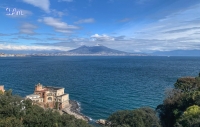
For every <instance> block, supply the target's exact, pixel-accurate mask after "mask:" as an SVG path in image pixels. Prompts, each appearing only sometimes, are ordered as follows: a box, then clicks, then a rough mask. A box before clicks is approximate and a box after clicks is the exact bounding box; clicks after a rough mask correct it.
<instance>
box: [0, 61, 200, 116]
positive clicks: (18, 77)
mask: <svg viewBox="0 0 200 127" xmlns="http://www.w3.org/2000/svg"><path fill="white" fill-rule="evenodd" d="M199 71H200V57H25V58H0V84H3V85H5V88H6V89H13V92H14V93H15V94H19V95H21V96H25V95H27V94H31V93H33V90H34V86H35V84H37V83H39V82H40V83H41V84H43V85H50V86H60V87H65V92H66V93H69V94H70V98H71V99H73V100H77V101H78V102H80V104H81V108H82V110H81V111H82V113H84V114H85V115H87V116H89V117H91V118H92V119H95V120H96V119H99V118H106V117H108V116H109V115H110V114H111V113H113V112H115V111H116V110H122V109H135V108H139V107H142V106H150V107H153V108H155V107H156V106H157V105H158V104H160V103H162V100H163V98H164V91H165V89H166V88H169V87H173V84H174V83H175V81H176V79H177V78H179V77H182V76H197V75H198V73H199Z"/></svg>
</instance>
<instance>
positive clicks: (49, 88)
mask: <svg viewBox="0 0 200 127" xmlns="http://www.w3.org/2000/svg"><path fill="white" fill-rule="evenodd" d="M44 88H47V89H48V90H59V89H64V87H53V86H44Z"/></svg>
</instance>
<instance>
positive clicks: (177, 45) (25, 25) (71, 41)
mask: <svg viewBox="0 0 200 127" xmlns="http://www.w3.org/2000/svg"><path fill="white" fill-rule="evenodd" d="M0 16H1V18H0V50H63V51H67V50H70V49H74V48H77V47H80V46H81V45H88V46H94V45H97V44H101V45H104V46H107V47H110V48H113V49H118V50H121V51H127V52H154V51H171V50H180V49H181V50H196V49H197V50H199V49H200V1H198V0H1V3H0Z"/></svg>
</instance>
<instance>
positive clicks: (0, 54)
mask: <svg viewBox="0 0 200 127" xmlns="http://www.w3.org/2000/svg"><path fill="white" fill-rule="evenodd" d="M25 56H26V55H24V54H5V53H0V57H25Z"/></svg>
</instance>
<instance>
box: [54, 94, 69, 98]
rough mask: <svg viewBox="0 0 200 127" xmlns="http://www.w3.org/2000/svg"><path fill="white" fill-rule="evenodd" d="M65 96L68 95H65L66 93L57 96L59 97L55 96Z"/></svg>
mask: <svg viewBox="0 0 200 127" xmlns="http://www.w3.org/2000/svg"><path fill="white" fill-rule="evenodd" d="M65 95H69V94H67V93H64V94H62V95H59V96H57V97H62V96H65Z"/></svg>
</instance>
